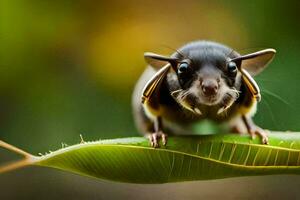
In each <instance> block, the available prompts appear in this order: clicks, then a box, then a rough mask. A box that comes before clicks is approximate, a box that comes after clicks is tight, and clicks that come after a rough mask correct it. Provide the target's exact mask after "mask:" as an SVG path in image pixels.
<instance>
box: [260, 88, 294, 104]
mask: <svg viewBox="0 0 300 200" xmlns="http://www.w3.org/2000/svg"><path fill="white" fill-rule="evenodd" d="M261 92H262V93H265V94H268V95H270V96H273V97H275V98H277V99H278V100H279V101H281V102H282V103H284V104H286V105H287V106H289V107H290V108H293V106H292V105H291V103H289V102H288V101H286V100H284V99H283V98H282V97H281V96H279V95H278V94H276V93H274V92H271V91H269V90H266V89H263V90H262V91H261Z"/></svg>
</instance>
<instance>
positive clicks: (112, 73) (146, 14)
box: [87, 1, 248, 90]
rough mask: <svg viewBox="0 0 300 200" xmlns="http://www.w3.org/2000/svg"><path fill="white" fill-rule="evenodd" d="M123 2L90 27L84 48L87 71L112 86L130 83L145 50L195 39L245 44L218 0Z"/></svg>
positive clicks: (242, 34)
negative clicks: (103, 20) (102, 19)
mask: <svg viewBox="0 0 300 200" xmlns="http://www.w3.org/2000/svg"><path fill="white" fill-rule="evenodd" d="M126 6H128V7H126V9H124V10H122V12H123V14H122V15H116V14H115V13H116V12H118V10H115V8H114V7H110V8H109V9H110V10H111V12H110V13H109V15H108V16H106V19H107V20H108V22H107V23H106V24H105V25H104V26H103V25H101V24H100V25H96V27H95V28H94V29H93V32H92V33H91V37H90V39H89V44H88V50H89V51H88V52H87V56H88V58H89V59H88V60H89V61H90V62H91V63H90V64H88V66H89V67H90V68H89V70H90V74H91V76H92V77H93V78H94V79H96V80H97V82H98V81H99V82H100V83H101V84H104V85H107V86H109V87H112V88H115V89H116V90H118V89H124V88H128V87H132V85H133V84H134V82H135V81H136V79H137V78H138V76H139V74H140V73H141V72H142V70H143V69H144V68H145V66H146V63H145V62H144V60H143V52H145V51H154V52H158V53H165V54H171V53H172V52H174V49H176V48H178V47H180V46H181V45H183V44H184V43H186V42H190V41H193V40H199V39H209V40H215V41H224V42H226V43H227V44H228V45H229V46H234V47H245V46H247V37H248V36H247V32H246V30H245V28H244V26H243V24H242V23H241V22H240V20H239V17H238V16H237V15H235V13H233V12H231V11H230V9H226V8H225V7H222V6H220V5H218V4H217V3H209V2H206V3H203V2H202V3H199V2H197V1H193V2H192V3H191V1H189V2H176V4H174V3H172V2H170V1H166V2H159V4H158V3H157V2H156V3H155V2H153V3H149V2H148V3H145V4H141V3H140V4H130V5H126ZM211 16H213V17H211ZM99 17H101V16H99Z"/></svg>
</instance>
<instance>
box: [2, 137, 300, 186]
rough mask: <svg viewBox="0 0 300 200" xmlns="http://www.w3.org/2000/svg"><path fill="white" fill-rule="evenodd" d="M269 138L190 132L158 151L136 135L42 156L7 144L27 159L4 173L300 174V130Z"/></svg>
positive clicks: (147, 177)
mask: <svg viewBox="0 0 300 200" xmlns="http://www.w3.org/2000/svg"><path fill="white" fill-rule="evenodd" d="M269 142H270V144H269V145H261V144H260V139H259V138H257V139H255V140H251V139H250V138H249V136H240V135H236V134H227V135H212V136H186V137H170V138H169V143H168V145H167V146H166V147H161V148H156V149H155V148H152V147H149V144H148V141H147V140H146V139H145V138H139V137H135V138H124V139H112V140H101V141H96V142H84V143H81V144H77V145H73V146H69V147H66V148H63V149H60V150H57V151H55V152H52V153H50V154H47V155H44V156H38V157H37V156H32V155H30V154H28V153H26V152H24V151H22V150H19V149H16V147H12V146H11V145H8V144H7V143H4V142H2V144H1V143H0V146H3V147H5V148H8V149H11V150H14V151H19V152H18V153H20V154H23V155H24V156H25V160H23V161H19V164H18V163H13V164H12V165H11V166H4V167H2V168H0V172H1V171H2V172H4V171H8V170H11V169H15V168H19V167H21V166H25V165H39V166H45V167H51V168H57V169H61V170H64V171H70V172H73V173H77V174H81V175H85V176H90V177H95V178H101V179H107V180H113V181H121V182H131V183H168V182H179V181H192V180H208V179H220V178H229V177H239V176H256V175H271V174H300V134H299V133H272V134H270V135H269ZM12 148H15V149H12ZM24 163H25V164H24ZM1 169H2V170H1Z"/></svg>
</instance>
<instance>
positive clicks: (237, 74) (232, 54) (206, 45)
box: [145, 41, 275, 114]
mask: <svg viewBox="0 0 300 200" xmlns="http://www.w3.org/2000/svg"><path fill="white" fill-rule="evenodd" d="M274 53H275V51H274V50H270V49H268V50H263V51H260V52H256V53H253V54H248V55H245V56H241V55H240V54H239V53H237V52H236V51H234V50H232V49H231V48H229V47H227V46H224V45H221V44H218V43H214V42H206V41H200V42H193V43H189V44H187V45H185V46H183V47H182V48H180V49H179V50H178V51H176V52H175V53H174V54H173V55H172V56H170V57H165V56H160V55H156V54H149V53H148V54H145V57H146V59H147V60H148V62H149V63H150V65H152V66H156V67H157V66H159V65H160V66H161V65H162V64H163V63H164V65H165V64H166V62H168V63H169V64H170V65H171V67H172V69H173V70H170V71H169V73H168V74H167V78H166V79H167V83H168V87H169V90H170V94H171V95H172V96H173V98H174V99H175V100H176V101H177V102H178V103H179V104H180V105H182V106H183V107H184V108H186V109H188V110H190V111H192V112H194V113H196V114H201V110H200V106H203V105H205V106H215V105H220V112H222V111H224V110H225V109H227V108H228V107H230V106H231V105H232V104H233V103H234V102H235V101H236V99H238V97H239V94H240V88H241V85H242V84H243V83H244V75H245V73H247V72H245V70H248V71H249V72H250V74H251V75H256V74H257V73H259V72H260V71H261V70H262V69H263V68H264V67H265V66H266V65H267V64H268V63H269V62H270V60H271V59H272V58H273V55H274ZM242 68H244V69H243V70H244V71H243V70H241V69H242ZM244 72H245V73H244ZM247 74H248V73H247ZM247 74H246V75H247ZM248 75H249V74H248ZM249 78H250V79H251V80H250V83H248V84H250V85H252V87H253V85H254V86H255V87H257V85H256V83H255V82H254V80H253V79H252V78H251V77H249ZM251 81H252V82H251ZM254 89H255V88H254ZM256 90H258V92H259V89H258V87H257V88H256Z"/></svg>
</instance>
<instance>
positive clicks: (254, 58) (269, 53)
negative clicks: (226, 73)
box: [231, 49, 276, 76]
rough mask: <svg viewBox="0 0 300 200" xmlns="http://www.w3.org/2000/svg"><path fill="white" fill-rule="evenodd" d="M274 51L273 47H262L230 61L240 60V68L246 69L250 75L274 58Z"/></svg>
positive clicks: (257, 71) (262, 68)
mask: <svg viewBox="0 0 300 200" xmlns="http://www.w3.org/2000/svg"><path fill="white" fill-rule="evenodd" d="M275 53H276V50H275V49H264V50H261V51H257V52H254V53H250V54H246V55H243V56H240V57H237V58H234V59H232V60H231V61H234V62H236V63H238V62H240V63H241V68H242V69H245V70H247V72H249V74H250V75H251V76H255V75H257V74H259V73H260V72H262V71H263V70H264V69H265V68H266V67H267V65H268V64H269V63H270V62H271V61H272V59H273V58H274V55H275Z"/></svg>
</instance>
